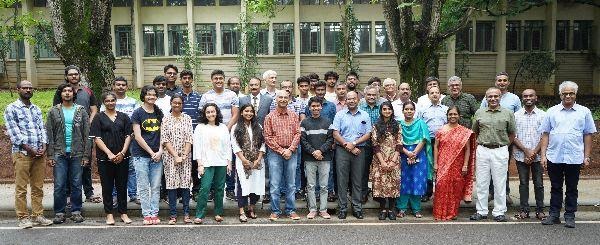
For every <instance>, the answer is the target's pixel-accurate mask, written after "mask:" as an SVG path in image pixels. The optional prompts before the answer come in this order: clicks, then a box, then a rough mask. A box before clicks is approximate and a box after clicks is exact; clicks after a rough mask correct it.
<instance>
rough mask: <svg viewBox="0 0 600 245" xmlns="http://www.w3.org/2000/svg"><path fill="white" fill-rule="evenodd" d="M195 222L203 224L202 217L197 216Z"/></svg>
mask: <svg viewBox="0 0 600 245" xmlns="http://www.w3.org/2000/svg"><path fill="white" fill-rule="evenodd" d="M194 224H197V225H200V224H202V219H201V218H195V219H194Z"/></svg>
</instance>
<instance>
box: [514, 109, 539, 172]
mask: <svg viewBox="0 0 600 245" xmlns="http://www.w3.org/2000/svg"><path fill="white" fill-rule="evenodd" d="M545 115H546V112H544V111H542V110H540V109H538V108H537V107H535V108H534V109H533V110H532V111H531V112H527V111H526V110H525V108H521V109H520V110H518V111H517V112H515V124H516V125H517V134H516V138H517V139H518V140H519V142H521V144H522V145H523V146H525V147H526V148H527V149H531V150H533V149H535V147H536V146H537V145H538V144H539V143H540V139H541V138H542V134H541V133H540V132H539V131H538V128H539V127H540V125H541V124H542V120H543V119H544V116H545ZM513 156H514V157H515V160H517V161H519V162H524V161H525V153H524V152H523V151H522V150H521V149H519V147H516V146H515V147H514V150H513ZM535 161H536V162H539V161H540V154H536V157H535Z"/></svg>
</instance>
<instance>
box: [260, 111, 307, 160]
mask: <svg viewBox="0 0 600 245" xmlns="http://www.w3.org/2000/svg"><path fill="white" fill-rule="evenodd" d="M264 136H265V143H267V146H269V148H271V150H273V151H275V152H277V153H279V154H282V153H283V151H284V150H285V149H290V150H291V151H296V148H297V147H298V144H299V143H300V121H299V117H298V115H297V114H296V113H294V112H293V111H291V110H289V109H288V110H285V111H279V110H275V111H272V112H271V113H269V115H267V117H266V118H265V125H264Z"/></svg>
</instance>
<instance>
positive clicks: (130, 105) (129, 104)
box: [100, 96, 140, 117]
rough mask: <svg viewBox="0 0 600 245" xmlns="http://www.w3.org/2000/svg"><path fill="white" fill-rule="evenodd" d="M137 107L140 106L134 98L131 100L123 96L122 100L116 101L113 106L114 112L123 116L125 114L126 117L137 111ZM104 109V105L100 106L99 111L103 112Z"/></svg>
mask: <svg viewBox="0 0 600 245" xmlns="http://www.w3.org/2000/svg"><path fill="white" fill-rule="evenodd" d="M138 107H140V104H139V103H138V101H137V100H135V99H134V98H131V97H129V96H125V98H123V99H117V104H116V106H115V110H117V111H120V112H123V113H125V114H127V116H128V117H131V114H133V111H135V109H137V108H138ZM105 110H106V108H105V107H104V105H101V106H100V111H101V112H102V111H105Z"/></svg>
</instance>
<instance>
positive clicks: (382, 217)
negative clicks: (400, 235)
mask: <svg viewBox="0 0 600 245" xmlns="http://www.w3.org/2000/svg"><path fill="white" fill-rule="evenodd" d="M385 218H387V211H385V210H381V211H379V220H385Z"/></svg>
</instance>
